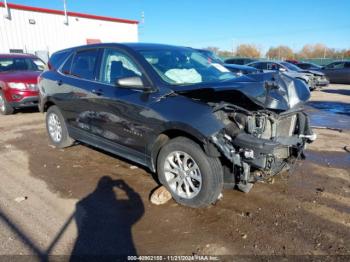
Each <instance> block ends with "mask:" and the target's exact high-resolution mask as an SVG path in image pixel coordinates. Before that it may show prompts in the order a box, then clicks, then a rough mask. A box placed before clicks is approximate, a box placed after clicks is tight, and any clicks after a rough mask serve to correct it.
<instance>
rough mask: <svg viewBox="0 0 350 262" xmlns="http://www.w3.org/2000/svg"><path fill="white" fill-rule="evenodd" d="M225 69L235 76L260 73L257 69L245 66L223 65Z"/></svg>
mask: <svg viewBox="0 0 350 262" xmlns="http://www.w3.org/2000/svg"><path fill="white" fill-rule="evenodd" d="M225 67H226V68H227V69H228V70H230V71H231V72H232V73H233V74H235V75H237V76H242V75H248V74H256V73H259V72H260V71H259V70H258V69H256V68H254V67H252V66H247V65H235V64H225Z"/></svg>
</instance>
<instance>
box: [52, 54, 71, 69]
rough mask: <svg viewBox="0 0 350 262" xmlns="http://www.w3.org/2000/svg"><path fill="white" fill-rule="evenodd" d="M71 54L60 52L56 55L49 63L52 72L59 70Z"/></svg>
mask: <svg viewBox="0 0 350 262" xmlns="http://www.w3.org/2000/svg"><path fill="white" fill-rule="evenodd" d="M69 54H70V52H59V53H54V54H53V55H52V56H51V57H50V59H49V63H48V67H49V69H50V70H57V69H58V68H59V67H60V66H61V65H62V63H63V62H64V61H65V60H66V58H67V57H68V55H69Z"/></svg>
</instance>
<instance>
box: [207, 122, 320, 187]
mask: <svg viewBox="0 0 350 262" xmlns="http://www.w3.org/2000/svg"><path fill="white" fill-rule="evenodd" d="M306 120H307V119H306ZM210 139H211V142H212V143H213V144H214V145H215V146H216V147H217V148H218V149H219V151H220V152H221V154H222V155H223V156H224V157H225V158H226V159H228V160H229V162H230V163H231V164H232V167H231V168H230V170H231V174H230V175H229V176H231V179H230V178H228V180H229V181H228V182H229V183H231V184H232V183H233V184H235V185H237V186H238V188H239V189H241V190H242V191H244V192H247V191H249V190H250V188H251V187H252V184H253V183H255V182H257V181H261V180H266V179H268V178H270V177H272V176H275V175H277V174H279V173H281V172H283V171H285V170H288V169H290V167H291V165H292V164H293V163H295V160H296V159H298V158H300V156H301V155H302V154H303V150H304V149H305V146H306V144H307V143H311V142H313V141H314V140H315V139H316V135H315V134H314V133H313V132H312V130H310V128H309V126H306V127H304V128H303V130H302V131H300V132H299V133H294V134H292V135H290V136H278V137H274V138H273V139H265V138H259V137H256V136H255V135H253V134H248V133H246V132H240V133H239V134H237V135H236V136H235V137H231V136H230V135H228V134H227V133H226V132H225V130H221V131H220V132H218V133H216V134H214V135H213V136H211V138H210ZM225 179H227V174H226V176H225Z"/></svg>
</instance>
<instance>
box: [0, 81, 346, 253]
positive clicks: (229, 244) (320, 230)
mask: <svg viewBox="0 0 350 262" xmlns="http://www.w3.org/2000/svg"><path fill="white" fill-rule="evenodd" d="M307 110H308V112H309V113H310V115H311V118H312V125H314V126H327V127H332V128H336V129H335V130H328V129H315V131H316V133H317V134H318V139H317V141H316V142H315V143H313V144H312V145H310V146H309V148H308V150H307V152H306V160H304V161H302V162H300V163H299V164H298V165H297V166H296V167H295V169H294V170H293V172H292V173H291V174H283V175H281V176H280V177H278V178H276V179H275V181H274V183H272V184H266V183H259V184H256V185H255V186H254V188H253V190H252V191H251V192H250V193H249V194H244V193H241V192H239V191H235V190H225V191H224V197H223V199H222V200H221V201H220V202H218V203H217V204H216V205H215V206H211V207H210V208H206V209H190V208H186V207H183V206H179V205H178V204H176V203H175V202H174V201H172V200H171V201H170V202H168V203H166V204H165V205H162V206H154V205H152V204H151V203H150V201H149V196H150V192H151V191H152V190H154V189H155V188H156V187H157V184H156V182H155V181H154V179H153V178H152V175H151V174H150V173H149V171H147V170H145V169H143V168H142V167H139V166H135V165H134V164H133V163H130V162H127V161H124V160H122V159H120V158H118V157H116V156H112V155H110V154H107V153H104V152H101V151H98V150H96V149H93V148H90V147H87V146H84V145H77V146H74V147H71V148H67V149H64V150H58V149H55V148H53V147H52V146H51V145H50V144H49V141H48V138H47V135H46V130H45V126H44V115H42V114H41V113H38V112H36V111H28V110H26V111H21V112H18V113H17V114H15V115H12V116H0V178H1V182H0V255H20V254H31V255H35V256H41V257H43V256H44V257H45V256H47V255H66V256H70V255H71V254H87V253H89V254H103V255H109V254H139V255H157V254H162V255H180V254H181V255H192V254H210V255H214V254H215V255H334V254H339V255H350V153H348V152H346V151H345V150H344V147H345V146H349V148H350V86H345V85H332V86H331V87H327V88H325V89H324V90H322V91H315V92H313V93H312V100H311V102H310V103H308V105H307ZM338 129H339V130H338ZM340 131H342V132H340Z"/></svg>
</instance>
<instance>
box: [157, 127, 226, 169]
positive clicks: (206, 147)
mask: <svg viewBox="0 0 350 262" xmlns="http://www.w3.org/2000/svg"><path fill="white" fill-rule="evenodd" d="M176 137H186V138H188V139H191V140H192V141H193V142H195V143H197V144H198V145H199V146H200V147H201V148H202V149H203V151H204V152H205V153H206V154H208V155H210V156H219V155H220V154H219V152H217V151H216V150H215V152H213V151H212V149H213V148H212V147H211V145H212V144H211V143H206V142H205V141H201V140H200V139H198V138H197V137H195V136H193V135H191V134H189V133H187V132H185V131H182V130H178V129H171V130H167V131H165V132H163V133H162V134H160V135H159V136H158V137H157V139H156V140H155V143H154V144H153V145H154V146H153V148H152V152H151V154H152V169H153V170H152V171H156V167H157V158H158V155H159V152H160V150H161V148H162V147H163V146H164V145H165V144H166V143H167V142H168V141H169V140H171V139H174V138H176ZM212 146H213V145H212Z"/></svg>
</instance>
